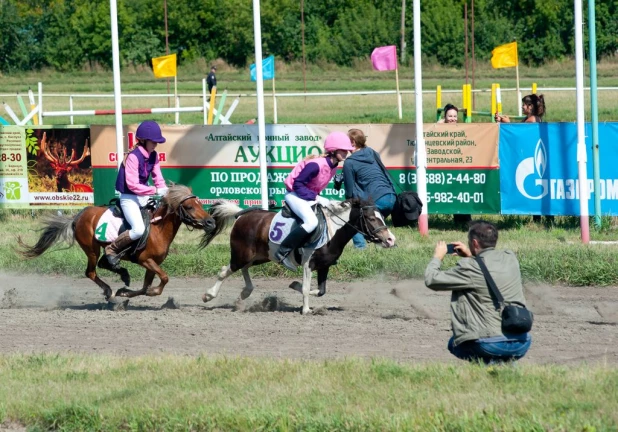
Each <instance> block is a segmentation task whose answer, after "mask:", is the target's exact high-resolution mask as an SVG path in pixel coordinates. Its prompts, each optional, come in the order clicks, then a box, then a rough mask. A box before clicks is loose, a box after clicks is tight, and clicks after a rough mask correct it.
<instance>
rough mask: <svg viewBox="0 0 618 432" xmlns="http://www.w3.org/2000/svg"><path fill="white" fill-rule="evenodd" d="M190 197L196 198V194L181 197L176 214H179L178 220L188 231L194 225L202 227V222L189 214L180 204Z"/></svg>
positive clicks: (192, 228)
mask: <svg viewBox="0 0 618 432" xmlns="http://www.w3.org/2000/svg"><path fill="white" fill-rule="evenodd" d="M191 198H197V195H188V196H186V197H185V198H183V199H182V200H181V201H180V203H178V216H180V221H181V222H182V223H184V224H185V225H186V226H187V229H188V230H189V231H193V230H194V229H195V227H196V226H198V227H200V228H204V223H203V222H201V221H199V220H197V219H195V218H194V217H193V216H191V215H189V213H188V212H187V211H186V210H185V208H184V207H183V206H182V204H183V203H184V202H185V201H187V200H190V199H191Z"/></svg>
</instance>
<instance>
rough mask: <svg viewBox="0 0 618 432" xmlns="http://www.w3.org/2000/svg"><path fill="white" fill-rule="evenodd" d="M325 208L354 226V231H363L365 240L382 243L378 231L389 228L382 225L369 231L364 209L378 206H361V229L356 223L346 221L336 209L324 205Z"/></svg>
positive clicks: (345, 223) (346, 223)
mask: <svg viewBox="0 0 618 432" xmlns="http://www.w3.org/2000/svg"><path fill="white" fill-rule="evenodd" d="M324 208H325V209H326V210H328V211H329V212H330V213H331V215H333V216H334V217H336V218H337V219H339V220H340V221H341V222H343V223H344V225H348V226H350V227H352V228H353V229H354V231H356V232H357V233H361V234H362V236H363V237H364V238H365V240H367V241H368V242H371V243H380V242H381V240H380V239H379V238H378V237H376V235H375V234H376V233H377V232H379V231H382V230H383V229H387V227H386V225H380V226H379V227H377V228H375V229H373V230H372V231H369V224H368V223H367V217H366V216H365V212H364V211H363V210H365V209H372V208H376V206H362V207H361V208H360V211H361V212H360V226H361V229H360V230H359V229H358V228H356V227H355V226H354V225H352V224H351V223H349V222H346V221H344V220H343V219H342V218H341V216H339V215H338V214H336V213H335V212H334V211H332V210H331V209H329V208H328V207H324Z"/></svg>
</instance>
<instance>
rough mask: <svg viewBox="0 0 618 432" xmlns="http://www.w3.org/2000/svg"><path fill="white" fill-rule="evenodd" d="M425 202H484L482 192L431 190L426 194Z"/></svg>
mask: <svg viewBox="0 0 618 432" xmlns="http://www.w3.org/2000/svg"><path fill="white" fill-rule="evenodd" d="M427 202H428V203H430V202H433V203H447V204H448V203H454V202H458V203H475V204H481V203H483V202H485V197H484V194H483V192H459V193H453V192H433V193H428V194H427Z"/></svg>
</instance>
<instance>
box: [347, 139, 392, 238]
mask: <svg viewBox="0 0 618 432" xmlns="http://www.w3.org/2000/svg"><path fill="white" fill-rule="evenodd" d="M348 137H350V141H351V142H352V144H353V145H354V151H353V153H352V154H351V155H350V156H349V157H348V158H347V159H346V161H345V163H344V165H343V182H344V184H345V197H346V198H361V199H365V200H367V199H371V200H373V202H374V203H375V205H376V208H377V209H378V210H379V211H380V213H381V214H382V216H384V218H386V217H388V216H389V215H390V214H391V212H392V211H393V207H394V206H395V201H396V200H397V194H396V193H395V186H394V185H393V181H392V180H391V178H390V176H389V175H388V171H387V170H386V167H384V164H383V163H382V159H380V155H379V154H378V153H377V152H376V151H375V150H373V149H372V148H371V147H367V137H366V136H365V134H364V133H363V131H362V130H360V129H350V130H349V131H348ZM352 242H353V243H354V247H356V248H358V249H365V248H366V247H367V242H366V241H365V238H364V237H363V235H362V234H361V233H356V234H355V235H354V237H353V238H352Z"/></svg>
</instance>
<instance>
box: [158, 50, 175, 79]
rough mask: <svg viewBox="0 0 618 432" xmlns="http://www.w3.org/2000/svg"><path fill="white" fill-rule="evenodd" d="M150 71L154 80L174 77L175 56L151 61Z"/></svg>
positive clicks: (171, 55)
mask: <svg viewBox="0 0 618 432" xmlns="http://www.w3.org/2000/svg"><path fill="white" fill-rule="evenodd" d="M152 71H153V72H154V76H155V78H166V77H175V76H176V54H170V55H166V56H163V57H155V58H153V59H152Z"/></svg>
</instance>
